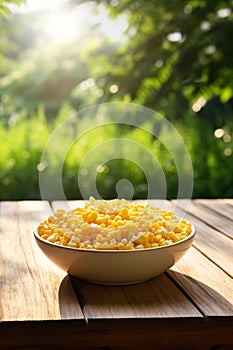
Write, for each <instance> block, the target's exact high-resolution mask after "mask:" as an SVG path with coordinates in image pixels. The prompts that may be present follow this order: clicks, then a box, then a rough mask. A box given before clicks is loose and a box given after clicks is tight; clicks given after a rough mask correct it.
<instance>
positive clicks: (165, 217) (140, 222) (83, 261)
mask: <svg viewBox="0 0 233 350" xmlns="http://www.w3.org/2000/svg"><path fill="white" fill-rule="evenodd" d="M195 234H196V230H195V227H194V226H193V225H192V224H191V223H190V222H188V221H186V220H185V219H182V218H179V217H177V216H175V215H174V214H173V212H172V211H166V210H162V209H159V208H157V207H154V206H151V205H149V204H140V203H137V202H134V201H132V202H128V201H126V200H124V199H113V200H95V199H94V198H90V199H89V200H88V201H86V202H85V205H84V206H83V207H77V208H75V209H73V210H69V211H65V210H63V209H61V210H57V211H56V212H55V213H54V215H52V216H50V217H48V218H47V219H46V220H45V221H43V222H41V223H40V224H39V226H38V227H36V229H35V230H34V237H35V239H36V242H37V244H38V246H39V247H40V249H41V250H42V251H43V253H44V254H45V255H46V256H47V257H48V258H49V259H50V260H51V261H52V262H53V263H55V264H56V265H57V266H58V267H60V268H61V269H63V270H65V271H66V272H68V273H69V274H71V275H73V276H76V277H78V278H80V279H83V280H86V281H88V282H93V283H99V284H132V283H139V282H143V281H146V280H149V279H151V278H153V277H155V276H157V275H160V274H161V273H163V272H165V271H166V270H168V269H169V268H170V267H171V266H173V265H174V264H175V263H176V262H177V261H178V260H179V259H180V258H181V257H182V256H183V255H184V254H185V253H186V252H187V250H188V249H189V248H190V246H191V245H192V242H193V240H194V237H195Z"/></svg>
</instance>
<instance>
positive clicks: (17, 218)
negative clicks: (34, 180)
mask: <svg viewBox="0 0 233 350" xmlns="http://www.w3.org/2000/svg"><path fill="white" fill-rule="evenodd" d="M46 205H47V204H46ZM47 214H48V205H47V207H46V206H44V207H43V203H42V202H40V201H22V202H2V203H1V233H0V234H1V240H0V251H1V282H0V283H1V306H0V307H1V309H0V312H1V321H8V322H9V321H22V320H24V321H27V320H61V319H83V320H84V317H83V313H82V311H81V308H80V306H79V304H78V301H77V297H76V295H75V293H74V291H73V289H72V286H71V284H70V282H69V280H68V279H67V275H66V273H65V272H63V271H61V270H60V269H58V268H57V267H56V266H55V265H53V264H52V263H51V262H50V261H49V260H48V259H47V258H46V257H45V256H44V255H43V253H42V252H41V251H40V250H39V248H38V246H37V245H36V242H35V239H34V237H33V234H32V231H33V229H34V227H35V226H37V225H38V223H39V222H40V221H42V220H44V219H45V218H46V217H47Z"/></svg>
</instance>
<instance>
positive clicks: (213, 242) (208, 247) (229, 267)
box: [177, 201, 233, 277]
mask: <svg viewBox="0 0 233 350" xmlns="http://www.w3.org/2000/svg"><path fill="white" fill-rule="evenodd" d="M181 205H182V201H179V206H181ZM177 212H178V213H179V209H178V208H177ZM180 215H181V216H182V215H184V212H183V210H182V207H180ZM185 217H186V219H188V220H190V221H191V222H192V223H193V224H194V225H195V226H196V229H197V234H196V237H195V240H194V243H193V246H194V247H196V248H197V249H198V250H200V251H201V252H202V253H203V254H204V255H205V256H207V257H208V259H210V260H211V261H213V262H214V263H215V264H216V265H218V266H219V267H221V269H222V270H224V271H225V272H226V273H227V274H229V276H231V277H232V275H233V257H232V251H233V240H232V239H231V238H229V237H227V236H225V235H224V234H222V233H221V232H219V231H217V230H215V229H214V228H212V227H210V226H209V225H208V223H206V222H204V221H202V220H200V219H199V217H201V218H202V219H203V218H205V214H204V215H203V211H202V210H201V209H200V208H199V209H198V210H197V206H193V205H192V204H191V206H190V208H189V212H186V213H185Z"/></svg>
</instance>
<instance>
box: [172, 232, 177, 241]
mask: <svg viewBox="0 0 233 350" xmlns="http://www.w3.org/2000/svg"><path fill="white" fill-rule="evenodd" d="M170 238H171V240H172V241H173V242H178V241H179V238H178V236H177V235H176V234H175V233H174V232H173V233H171V234H170Z"/></svg>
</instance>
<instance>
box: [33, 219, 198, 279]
mask: <svg viewBox="0 0 233 350" xmlns="http://www.w3.org/2000/svg"><path fill="white" fill-rule="evenodd" d="M195 234H196V229H195V227H194V226H193V225H192V232H191V233H190V235H189V236H188V237H187V238H185V239H183V240H182V241H179V242H176V243H173V244H170V245H167V246H162V247H158V248H146V249H141V250H90V249H79V248H71V247H66V246H61V245H56V244H54V243H50V242H48V241H45V240H44V239H42V238H41V237H40V236H39V234H38V232H37V229H35V230H34V237H35V239H36V242H37V244H38V246H39V247H40V249H41V250H42V252H43V253H44V254H45V255H46V256H47V257H48V258H49V259H50V260H51V261H52V262H53V263H54V264H56V265H57V266H58V267H60V268H61V269H62V270H64V271H66V272H68V273H69V274H71V275H73V276H76V277H78V278H80V279H83V280H85V281H88V282H93V283H99V284H132V283H139V282H143V281H147V280H149V279H151V278H153V277H155V276H158V275H160V274H161V273H163V272H165V271H166V270H168V269H169V268H170V267H171V266H173V265H174V264H175V263H176V262H177V261H178V260H180V259H181V258H182V256H183V255H184V254H185V253H186V252H187V250H188V249H189V248H190V247H191V245H192V243H193V240H194V237H195Z"/></svg>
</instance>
